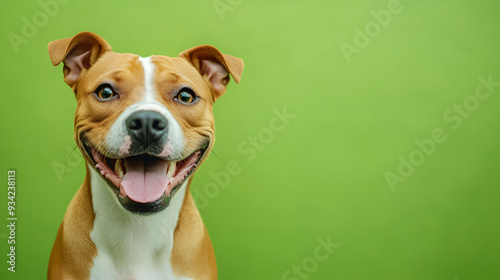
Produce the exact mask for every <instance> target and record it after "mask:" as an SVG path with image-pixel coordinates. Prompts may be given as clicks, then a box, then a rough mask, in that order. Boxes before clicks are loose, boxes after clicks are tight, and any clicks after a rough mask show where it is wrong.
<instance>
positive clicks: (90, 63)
mask: <svg viewBox="0 0 500 280" xmlns="http://www.w3.org/2000/svg"><path fill="white" fill-rule="evenodd" d="M49 54H50V56H51V60H52V63H53V64H54V65H57V64H59V63H60V62H64V74H65V82H66V83H67V84H68V85H69V86H71V87H72V88H73V90H74V92H75V95H76V99H77V109H76V114H75V139H76V141H77V144H78V146H79V148H80V150H81V151H82V154H83V155H84V157H85V159H86V161H87V163H88V165H89V166H90V167H91V168H94V169H96V170H97V171H98V173H100V174H101V176H102V177H103V178H104V179H105V181H106V182H107V183H108V186H109V188H110V190H112V191H113V192H114V193H115V194H116V199H117V200H118V201H119V202H120V204H121V205H122V206H123V207H124V208H125V209H127V210H129V211H131V212H135V213H140V214H151V213H155V212H159V211H162V210H164V209H165V208H166V207H167V206H168V204H169V201H170V199H171V197H172V196H173V195H174V194H175V191H176V190H177V188H179V187H180V186H181V185H182V184H183V183H184V182H185V181H186V180H187V179H188V178H189V176H190V175H191V174H193V172H194V171H195V170H196V168H197V166H199V164H200V163H201V162H202V161H203V160H204V159H205V158H206V156H207V155H208V154H209V152H210V150H211V148H212V146H213V143H214V119H213V114H212V105H213V103H214V101H215V100H216V99H217V98H218V97H220V96H221V95H222V94H223V93H224V92H225V90H226V85H227V83H228V81H229V74H231V75H232V76H233V78H234V79H235V80H236V81H237V82H239V79H240V76H241V72H242V70H243V63H242V61H241V60H240V59H238V58H235V57H232V56H229V55H225V54H221V53H220V52H219V51H218V50H216V49H215V48H213V47H211V46H200V47H195V48H192V49H189V50H187V51H185V52H183V53H181V54H180V55H179V57H174V58H172V57H166V56H151V57H148V58H142V57H140V56H137V55H133V54H121V53H114V52H112V51H111V47H110V46H109V45H108V44H107V43H106V42H105V41H104V40H103V39H102V38H100V37H99V36H97V35H95V34H93V33H89V32H83V33H79V34H77V35H76V36H74V37H73V38H67V39H62V40H58V41H54V42H51V43H50V44H49Z"/></svg>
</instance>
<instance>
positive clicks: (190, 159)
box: [87, 146, 205, 214]
mask: <svg viewBox="0 0 500 280" xmlns="http://www.w3.org/2000/svg"><path fill="white" fill-rule="evenodd" d="M87 150H88V152H89V155H91V157H92V159H93V160H94V163H95V168H96V170H98V171H99V172H100V173H101V175H102V176H103V177H104V178H105V179H106V180H107V181H108V182H109V183H111V184H109V183H108V185H112V186H111V187H112V189H113V190H114V191H115V193H116V194H117V196H118V199H119V201H120V203H121V204H122V206H123V207H124V208H125V209H127V210H129V211H132V212H139V213H141V214H150V213H155V212H159V211H161V210H163V209H165V208H166V207H167V206H168V204H169V203H170V199H171V198H172V196H173V194H174V192H175V191H176V188H177V187H179V186H180V185H182V183H184V181H185V180H186V179H187V178H188V177H189V175H191V174H192V173H193V172H194V170H195V169H196V167H197V165H198V162H199V161H200V159H201V157H202V155H203V154H204V152H205V148H200V149H198V150H196V151H195V152H193V153H192V154H190V155H189V156H187V157H185V158H184V159H181V160H178V161H168V160H166V159H163V158H159V157H156V156H152V155H149V154H142V155H136V156H129V157H124V158H109V157H106V156H104V155H103V154H102V153H100V152H99V151H97V150H96V149H95V148H93V147H90V146H87Z"/></svg>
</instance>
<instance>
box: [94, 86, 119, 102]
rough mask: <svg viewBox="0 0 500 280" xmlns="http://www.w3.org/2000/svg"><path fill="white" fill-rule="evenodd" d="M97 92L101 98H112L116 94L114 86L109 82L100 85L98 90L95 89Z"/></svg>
mask: <svg viewBox="0 0 500 280" xmlns="http://www.w3.org/2000/svg"><path fill="white" fill-rule="evenodd" d="M95 94H96V95H97V97H98V98H99V99H101V100H106V99H110V98H111V97H113V96H115V95H116V93H115V91H114V90H113V88H112V87H111V86H110V85H108V84H104V85H101V86H99V87H98V88H97V90H96V91H95Z"/></svg>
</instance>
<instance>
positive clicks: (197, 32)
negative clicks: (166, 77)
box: [0, 0, 500, 280]
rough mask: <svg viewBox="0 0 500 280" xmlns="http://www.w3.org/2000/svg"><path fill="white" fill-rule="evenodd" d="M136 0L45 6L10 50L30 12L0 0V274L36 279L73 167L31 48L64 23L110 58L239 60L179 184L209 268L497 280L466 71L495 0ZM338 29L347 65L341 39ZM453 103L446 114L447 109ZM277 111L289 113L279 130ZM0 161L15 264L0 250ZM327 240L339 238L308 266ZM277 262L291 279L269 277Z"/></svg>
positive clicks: (491, 211) (61, 107) (496, 201)
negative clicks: (202, 227)
mask: <svg viewBox="0 0 500 280" xmlns="http://www.w3.org/2000/svg"><path fill="white" fill-rule="evenodd" d="M47 1H48V0H42V2H43V3H45V2H47ZM138 2H139V1H76V0H73V1H71V0H70V1H68V3H66V4H58V9H59V10H58V11H56V12H54V13H53V14H52V15H48V16H47V21H46V22H45V23H44V22H41V23H40V22H38V23H39V25H40V26H39V27H37V30H36V32H34V34H28V35H30V36H31V35H33V36H31V37H32V38H26V43H25V44H24V43H23V44H21V45H19V46H17V48H18V51H17V52H16V51H15V48H14V47H13V45H12V44H11V42H10V41H9V37H8V34H12V33H13V34H17V35H19V36H23V33H22V32H23V30H22V29H23V26H24V25H25V24H26V23H25V21H23V18H26V19H27V20H28V21H30V22H33V16H36V15H37V13H38V15H40V13H44V10H43V8H42V7H41V6H40V5H39V4H38V2H37V1H31V2H29V3H28V2H27V1H26V2H22V3H21V2H20V1H17V2H15V1H2V2H0V11H1V12H0V13H1V15H0V30H1V32H0V38H1V40H0V49H1V54H2V55H1V58H0V61H1V64H0V95H1V100H0V158H1V165H0V167H1V168H0V170H1V174H3V175H1V176H0V177H1V178H2V179H1V180H0V182H2V185H3V186H4V187H2V191H1V192H0V193H1V195H2V198H0V201H1V208H0V220H1V221H2V222H1V224H0V229H1V231H0V242H1V243H0V249H1V258H0V259H1V260H2V265H1V266H0V268H1V270H0V278H1V279H43V278H45V277H46V276H45V275H46V270H47V263H48V258H49V254H50V250H51V248H52V244H53V241H54V238H55V236H56V232H57V228H58V226H59V224H60V222H61V220H62V218H63V215H64V212H65V210H66V207H67V205H68V203H69V201H70V200H71V198H72V197H73V195H74V193H75V192H76V190H77V188H78V187H79V186H80V184H81V182H82V180H83V177H84V163H83V161H82V160H81V155H80V154H79V152H78V151H76V152H75V153H73V154H72V155H71V156H70V150H71V149H72V148H74V147H75V144H74V140H73V116H74V110H75V106H76V102H75V100H74V95H73V93H72V92H71V90H70V88H69V87H68V86H67V85H66V84H65V83H64V82H63V75H62V69H61V66H59V67H57V68H56V67H52V65H51V63H50V60H49V57H48V53H47V49H46V46H47V43H48V42H49V41H52V40H56V39H60V38H65V37H71V36H73V35H74V34H76V33H78V32H80V31H92V32H95V33H97V34H99V35H101V36H102V37H103V38H105V39H106V40H107V41H108V42H109V43H110V44H111V46H112V47H113V49H114V50H115V51H117V52H132V53H136V54H139V55H142V56H149V55H152V54H163V55H168V56H176V55H177V54H178V53H179V52H181V51H182V50H184V49H187V48H190V47H192V46H196V45H200V44H211V45H214V46H216V47H217V48H219V49H220V50H221V51H222V52H225V53H228V54H231V55H234V56H237V57H241V58H243V59H244V61H245V70H244V73H243V77H242V80H241V84H239V85H237V84H236V83H234V82H231V83H230V85H229V88H228V92H227V93H226V95H225V96H223V97H222V98H221V99H219V100H218V101H217V103H216V104H215V107H214V113H215V118H216V127H217V142H216V145H215V148H214V151H215V153H216V154H217V156H218V157H217V156H214V155H213V154H212V155H211V156H210V158H209V159H208V160H207V161H206V162H205V163H204V164H203V165H202V167H201V169H200V170H199V171H198V172H197V174H196V175H195V178H194V183H193V191H195V192H198V194H200V193H201V194H204V193H206V192H208V193H209V194H210V196H211V197H206V195H204V196H205V198H206V199H207V201H208V202H206V201H205V202H203V197H201V196H200V195H198V196H196V195H195V199H196V200H197V202H198V203H199V204H201V203H202V202H203V204H204V205H203V207H200V208H201V209H200V212H201V214H202V216H203V219H204V221H205V223H206V226H207V228H208V231H209V233H210V235H211V239H212V242H213V245H214V248H215V252H216V257H217V261H218V269H219V278H220V279H291V280H297V279H384V280H390V279H395V280H396V279H398V280H399V279H419V280H421V279H436V280H444V279H449V280H453V279H457V280H458V279H460V280H462V279H482V280H486V279H500V270H499V266H498V264H499V263H500V239H499V236H500V223H499V213H500V172H499V170H500V160H499V157H500V148H499V147H500V146H499V143H500V131H499V118H500V110H499V109H500V96H499V95H500V87H498V86H497V87H492V88H491V89H492V90H494V91H493V92H491V94H490V95H489V96H488V97H487V98H483V100H478V99H477V98H474V94H475V89H476V87H477V86H478V85H480V82H479V79H478V77H480V76H482V77H484V78H486V79H487V78H488V76H490V75H491V79H492V80H493V81H497V82H500V47H499V43H500V17H499V13H500V2H498V1H493V0H492V1H430V0H428V1H410V0H401V1H400V4H399V6H400V7H399V11H400V12H399V13H397V14H392V15H391V19H390V21H388V23H384V25H385V26H382V25H380V24H378V23H376V22H375V19H374V15H373V13H372V11H373V12H374V13H375V14H377V13H379V11H381V10H387V6H388V5H390V2H391V1H389V0H376V1H374V0H370V1H368V0H366V1H291V0H287V1H284V0H283V1H263V0H260V1H255V0H253V1H250V0H242V1H236V0H233V1H229V0H220V1H219V2H216V3H225V4H226V5H229V7H230V8H231V9H228V10H226V11H225V12H220V11H219V13H218V12H217V10H216V8H215V6H214V1H212V0H207V1H176V2H173V1H165V0H164V1H142V2H141V3H138ZM231 4H232V6H231ZM45 13H46V12H45ZM38 20H39V21H40V20H43V16H41V17H40V18H38ZM42 23H44V24H42ZM366 26H368V28H372V29H369V32H371V33H370V34H371V35H373V36H372V37H367V38H369V41H367V40H366V39H367V38H364V39H365V42H362V38H358V37H359V36H361V35H359V34H358V35H356V34H357V31H356V30H357V29H356V28H359V29H360V30H364V29H365V27H366ZM377 26H378V27H379V30H378V29H377ZM363 32H366V31H363ZM355 39H358V42H357V43H358V46H359V49H358V52H357V53H353V54H352V55H351V56H350V57H349V58H350V59H351V61H350V62H349V61H348V59H347V58H346V56H345V55H344V53H343V51H342V49H341V47H340V46H341V44H343V43H345V44H350V45H352V46H354V47H355V46H356V42H355ZM363 44H364V45H363ZM482 92H483V94H486V93H488V91H486V90H485V88H483V89H482ZM475 101H477V102H476V103H474V102H475ZM464 102H466V103H467V104H466V107H467V108H469V109H470V110H468V111H465V113H466V114H463V115H462V116H461V115H460V114H459V113H458V112H454V111H453V110H455V109H454V108H456V107H454V106H458V105H460V104H463V103H464ZM456 104H457V105H456ZM471 108H472V109H471ZM276 110H277V111H283V110H286V112H287V113H288V114H291V115H293V116H294V118H291V119H289V120H288V121H289V122H288V123H287V124H286V125H284V126H283V127H281V128H282V129H280V130H276V129H274V130H272V129H271V128H272V127H271V125H270V123H271V121H273V119H275V118H276V117H277V115H276V113H275V112H276ZM449 110H452V111H451V112H450V111H449ZM446 114H450V115H448V117H453V118H454V119H453V121H450V120H447V119H446V118H445V117H444V115H446ZM458 116H460V117H458ZM458 121H461V124H460V125H459V126H458V124H457V122H458ZM278 123H279V122H278ZM454 125H455V128H456V129H454ZM457 126H458V127H457ZM435 129H442V131H444V133H445V135H446V137H445V138H446V140H445V141H441V142H442V143H437V142H434V148H433V149H431V148H432V147H431V146H432V145H431V144H428V146H427V147H428V149H430V151H427V152H428V155H427V154H424V153H423V152H422V151H421V149H420V148H419V147H418V146H417V144H416V141H417V142H418V141H425V140H424V139H430V138H431V137H432V133H433V131H434V130H435ZM252 139H257V140H256V141H258V143H257V145H258V147H257V146H252V145H254V144H252V142H251V141H252ZM429 141H431V140H428V141H427V142H425V143H429ZM239 147H240V148H239ZM257 148H259V149H257ZM242 149H253V150H254V151H255V156H254V157H253V158H251V157H250V155H249V154H248V153H245V152H244V151H243V150H242ZM411 155H413V157H414V158H413V161H414V162H417V163H418V164H415V165H413V167H414V170H413V173H412V174H411V175H409V176H402V177H401V179H403V180H404V181H403V182H400V181H399V182H396V183H394V186H393V188H391V187H390V184H389V183H388V182H387V180H386V178H385V174H386V172H391V173H394V174H396V175H398V168H400V165H401V164H402V163H401V162H402V160H401V157H402V158H403V159H404V160H411V159H409V157H410V156H411ZM419 155H420V156H421V155H424V157H423V158H422V157H420V158H419V157H418V156H419ZM68 157H69V158H68ZM404 160H403V161H404ZM419 160H420V161H422V160H423V163H422V162H418V161H419ZM232 161H235V162H237V163H238V165H239V166H240V168H241V169H240V172H239V173H238V174H237V175H232V176H230V182H229V184H228V185H227V186H225V187H223V186H222V185H221V184H220V183H219V184H218V188H215V189H214V188H211V189H210V187H209V186H212V187H213V186H214V182H216V181H215V179H214V178H213V177H214V176H211V173H212V174H220V173H221V172H223V171H224V170H225V169H226V165H227V163H229V162H232ZM410 164H411V161H410ZM60 166H66V169H62V171H61V170H60V169H59V168H58V167H60ZM402 168H403V167H402ZM406 168H407V169H408V166H406ZM10 169H15V170H16V174H17V176H16V180H17V193H16V203H17V204H16V205H17V209H16V211H17V212H16V213H17V217H18V221H17V228H16V233H17V235H16V245H17V251H16V256H17V264H16V270H17V272H16V273H10V272H8V271H7V264H6V262H5V261H6V258H7V256H6V254H7V253H8V251H7V244H6V241H7V239H6V237H7V231H6V226H5V225H3V224H4V223H5V224H7V220H6V217H7V209H6V202H7V191H6V189H7V183H6V182H7V170H10ZM403 171H405V170H403ZM406 171H408V170H406ZM408 173H410V172H408ZM403 175H408V174H403ZM211 184H212V185H211ZM210 191H211V192H210ZM328 238H330V240H331V242H333V243H336V244H339V245H340V246H339V247H338V248H336V249H334V251H333V252H332V253H331V254H329V255H328V258H327V259H326V260H315V259H314V256H315V253H314V252H315V250H316V248H317V247H318V246H319V243H318V239H323V240H327V239H328ZM325 252H326V251H321V254H325ZM314 264H317V265H314ZM294 266H298V267H301V270H302V271H303V272H302V273H303V274H302V275H295V274H294V273H293V272H290V274H286V273H287V271H288V270H290V271H291V270H292V268H293V267H294ZM304 266H305V268H304ZM304 269H306V270H304Z"/></svg>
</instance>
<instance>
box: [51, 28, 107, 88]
mask: <svg viewBox="0 0 500 280" xmlns="http://www.w3.org/2000/svg"><path fill="white" fill-rule="evenodd" d="M48 49H49V55H50V60H51V61H52V65H54V66H57V65H59V63H61V62H64V68H63V72H64V81H65V82H66V83H67V84H68V85H69V86H70V87H71V88H73V89H74V87H75V85H76V81H77V80H78V78H79V77H80V76H81V74H82V72H84V71H86V69H89V68H90V66H92V64H94V63H95V62H96V61H97V59H98V58H99V57H100V56H101V55H102V54H104V53H105V52H108V51H111V46H110V45H109V44H108V43H107V42H106V41H105V40H104V39H103V38H101V37H99V36H98V35H97V34H94V33H92V32H80V33H78V34H76V35H75V36H74V37H71V38H65V39H60V40H56V41H52V42H50V43H49V45H48Z"/></svg>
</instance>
